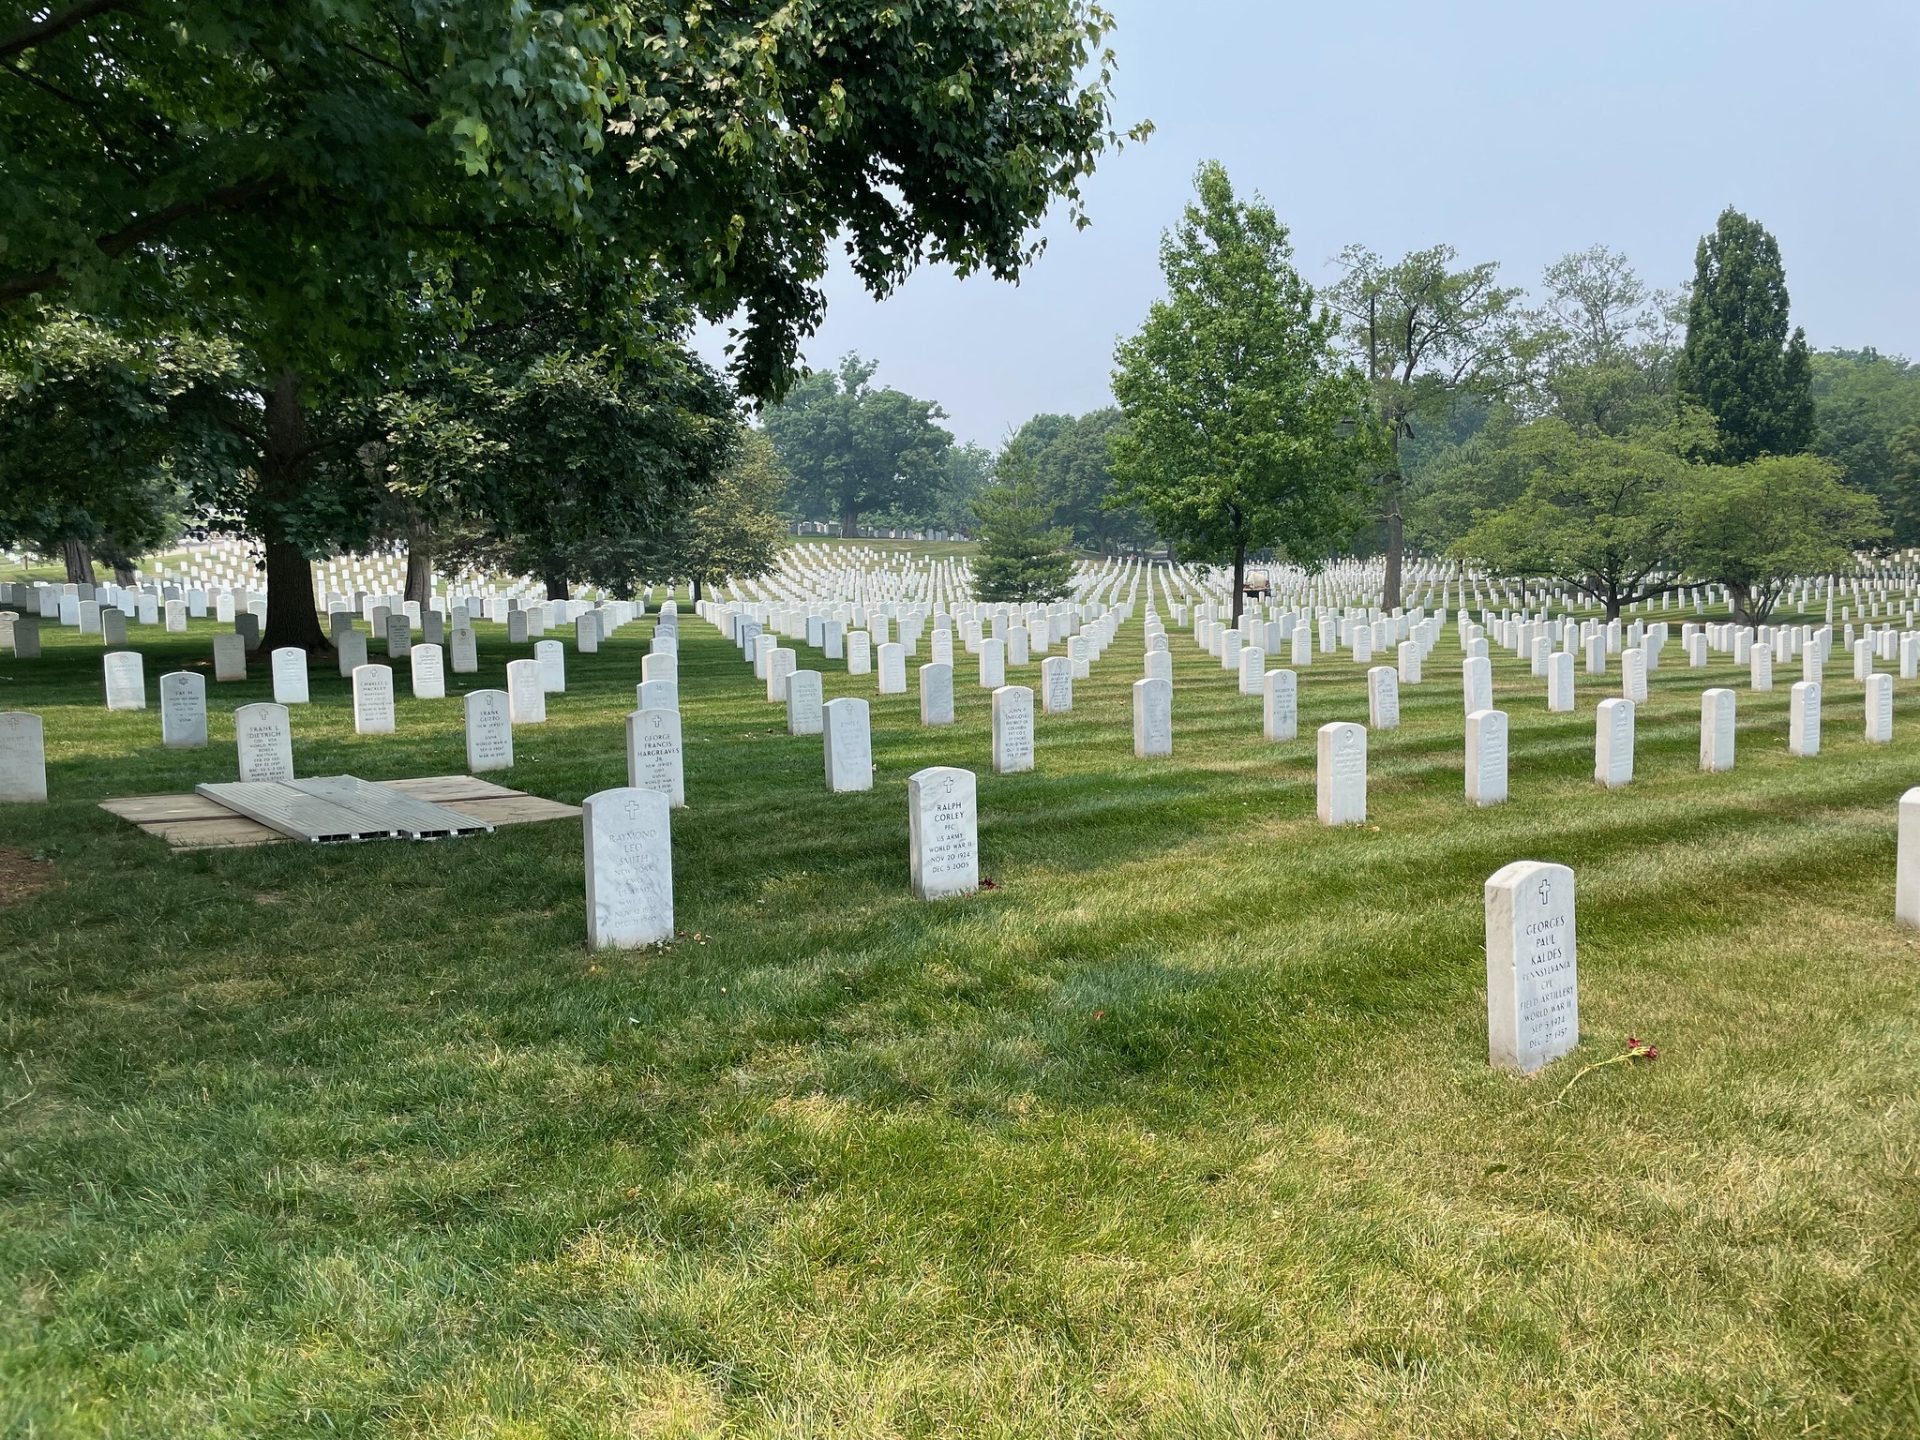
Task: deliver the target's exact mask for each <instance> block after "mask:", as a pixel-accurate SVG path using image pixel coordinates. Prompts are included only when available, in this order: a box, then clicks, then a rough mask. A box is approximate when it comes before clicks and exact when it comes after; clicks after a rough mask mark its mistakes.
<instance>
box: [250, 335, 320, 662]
mask: <svg viewBox="0 0 1920 1440" xmlns="http://www.w3.org/2000/svg"><path fill="white" fill-rule="evenodd" d="M263 418H264V419H265V422H266V432H267V443H266V448H265V449H264V450H263V451H262V452H261V455H260V482H259V489H258V493H257V499H258V503H257V504H256V505H255V506H254V507H253V517H252V518H253V525H254V531H255V534H256V535H257V536H258V538H259V540H260V543H261V548H263V549H264V550H265V551H266V556H267V623H266V626H265V628H264V629H263V630H262V631H261V632H260V649H259V651H257V652H256V653H259V654H266V653H270V652H272V651H274V650H279V649H282V648H289V647H290V648H292V649H295V650H304V651H306V652H307V653H308V654H309V655H330V654H332V653H333V646H332V645H331V644H330V643H328V640H327V634H326V631H324V630H322V629H321V628H320V615H319V607H318V606H316V605H315V604H314V600H313V567H312V566H311V565H310V564H309V563H308V561H307V555H306V552H305V551H304V550H302V549H301V548H300V547H299V545H297V544H296V543H294V541H293V539H292V538H291V536H290V535H289V533H288V525H287V510H288V508H289V507H290V506H292V505H293V504H294V503H295V502H297V501H298V500H299V499H300V496H301V494H302V493H303V492H304V491H305V489H306V486H307V453H306V442H307V423H306V415H305V413H304V411H303V410H302V408H301V403H300V377H299V376H298V375H296V374H294V373H293V372H292V371H291V370H283V371H281V372H280V375H279V376H278V378H276V379H275V380H274V382H273V388H272V389H270V390H268V391H267V394H266V408H265V414H264V417H263Z"/></svg>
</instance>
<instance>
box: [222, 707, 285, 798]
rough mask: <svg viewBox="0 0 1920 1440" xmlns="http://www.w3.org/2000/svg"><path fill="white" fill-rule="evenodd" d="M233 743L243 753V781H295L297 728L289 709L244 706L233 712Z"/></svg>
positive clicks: (241, 771) (240, 756)
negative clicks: (290, 722) (294, 742)
mask: <svg viewBox="0 0 1920 1440" xmlns="http://www.w3.org/2000/svg"><path fill="white" fill-rule="evenodd" d="M233 739H234V745H235V748H236V749H237V750H238V752H239V761H240V767H239V768H240V778H241V780H243V781H250V780H278V781H281V782H283V783H284V782H286V781H290V780H292V779H293V728H292V726H291V725H289V724H288V722H287V707H286V706H284V705H276V704H271V703H266V702H262V703H260V704H257V705H242V706H240V707H239V708H238V709H237V710H235V711H234V712H233Z"/></svg>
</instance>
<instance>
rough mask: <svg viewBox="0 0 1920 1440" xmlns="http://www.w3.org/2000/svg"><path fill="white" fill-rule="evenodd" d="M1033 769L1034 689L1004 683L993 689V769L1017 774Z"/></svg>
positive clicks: (1003, 773)
mask: <svg viewBox="0 0 1920 1440" xmlns="http://www.w3.org/2000/svg"><path fill="white" fill-rule="evenodd" d="M1031 769H1033V691H1032V690H1031V689H1030V688H1028V687H1027V686H1025V685H1002V686H1001V687H1000V688H999V689H998V690H995V691H994V692H993V771H994V774H996V775H1017V774H1020V773H1021V772H1023V771H1027V770H1031Z"/></svg>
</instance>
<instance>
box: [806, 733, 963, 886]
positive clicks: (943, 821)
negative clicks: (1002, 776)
mask: <svg viewBox="0 0 1920 1440" xmlns="http://www.w3.org/2000/svg"><path fill="white" fill-rule="evenodd" d="M836 703H838V702H836ZM907 841H908V856H909V861H908V868H909V870H910V872H911V873H910V878H911V881H912V885H913V893H914V895H915V896H916V897H917V898H919V899H921V900H938V899H940V898H942V897H943V896H948V895H967V894H971V893H972V892H973V891H975V890H978V889H979V888H980V836H979V814H978V811H977V808H976V800H975V782H974V778H973V772H972V771H971V770H961V769H958V768H956V767H954V766H951V765H934V766H930V767H928V768H927V769H925V770H920V771H916V772H915V773H914V774H913V775H911V776H909V777H908V779H907Z"/></svg>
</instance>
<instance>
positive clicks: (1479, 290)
mask: <svg viewBox="0 0 1920 1440" xmlns="http://www.w3.org/2000/svg"><path fill="white" fill-rule="evenodd" d="M1459 260H1460V257H1459V255H1458V253H1457V252H1456V251H1455V250H1454V248H1453V247H1452V246H1450V245H1435V246H1432V247H1431V248H1429V249H1426V250H1416V251H1413V252H1411V253H1409V254H1408V255H1405V256H1403V257H1402V258H1401V259H1399V260H1395V261H1387V260H1385V259H1383V258H1382V257H1381V256H1379V255H1377V254H1375V253H1374V252H1373V251H1372V250H1369V249H1367V248H1366V247H1365V246H1363V245H1350V246H1348V247H1347V249H1346V250H1344V251H1343V252H1341V255H1340V264H1341V266H1342V267H1343V269H1344V270H1345V272H1346V273H1345V275H1344V276H1343V277H1342V279H1341V280H1340V282H1339V284H1337V285H1335V286H1334V287H1333V289H1332V291H1331V292H1330V293H1329V298H1330V300H1331V301H1332V303H1333V305H1334V308H1335V309H1337V310H1338V311H1340V312H1341V313H1342V314H1343V315H1344V316H1345V317H1346V320H1347V336H1348V339H1349V341H1350V343H1351V344H1352V346H1353V349H1354V353H1355V355H1356V356H1357V357H1358V359H1359V361H1360V364H1361V365H1362V367H1363V368H1364V369H1365V371H1366V375H1367V379H1368V380H1369V381H1370V382H1371V383H1372V387H1373V400H1374V406H1375V413H1376V416H1377V419H1378V423H1379V430H1380V433H1381V435H1382V436H1383V437H1384V440H1385V443H1384V445H1383V446H1381V447H1380V450H1379V455H1380V460H1379V464H1378V466H1377V469H1376V473H1375V475H1374V490H1375V494H1376V500H1377V505H1378V510H1379V515H1380V519H1381V521H1382V522H1383V523H1384V526H1385V530H1386V580H1385V584H1384V587H1383V588H1384V595H1383V603H1384V604H1386V605H1387V606H1388V607H1393V606H1397V605H1398V604H1399V603H1400V573H1401V568H1402V563H1403V559H1404V555H1405V546H1406V535H1405V513H1404V505H1405V499H1406V492H1407V467H1406V463H1405V462H1406V453H1405V442H1407V441H1408V440H1410V439H1412V438H1413V437H1414V434H1415V428H1416V425H1418V424H1421V423H1440V422H1441V421H1442V420H1443V419H1444V418H1445V417H1447V416H1448V415H1450V414H1451V413H1452V412H1453V411H1454V409H1455V408H1456V406H1457V404H1458V402H1459V400H1460V398H1461V397H1462V396H1463V395H1465V396H1474V397H1484V396H1492V395H1498V394H1501V393H1504V392H1505V391H1506V390H1507V389H1508V388H1510V387H1511V386H1512V384H1513V382H1514V378H1515V376H1516V374H1517V373H1518V371H1519V370H1520V368H1522V361H1521V359H1520V358H1519V357H1517V356H1516V354H1515V351H1516V347H1517V346H1518V345H1519V343H1520V338H1519V337H1520V334H1521V330H1520V327H1519V325H1518V324H1517V321H1518V318H1519V317H1518V313H1517V311H1516V308H1515V301H1516V300H1517V298H1518V297H1519V294H1520V292H1519V291H1518V290H1514V289H1508V288H1506V287H1503V286H1501V285H1500V284H1499V283H1498V281H1497V279H1496V274H1497V271H1498V269H1499V267H1498V266H1497V265H1496V264H1495V263H1493V262H1491V261H1488V262H1485V263H1483V264H1479V265H1461V264H1460V263H1459Z"/></svg>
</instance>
